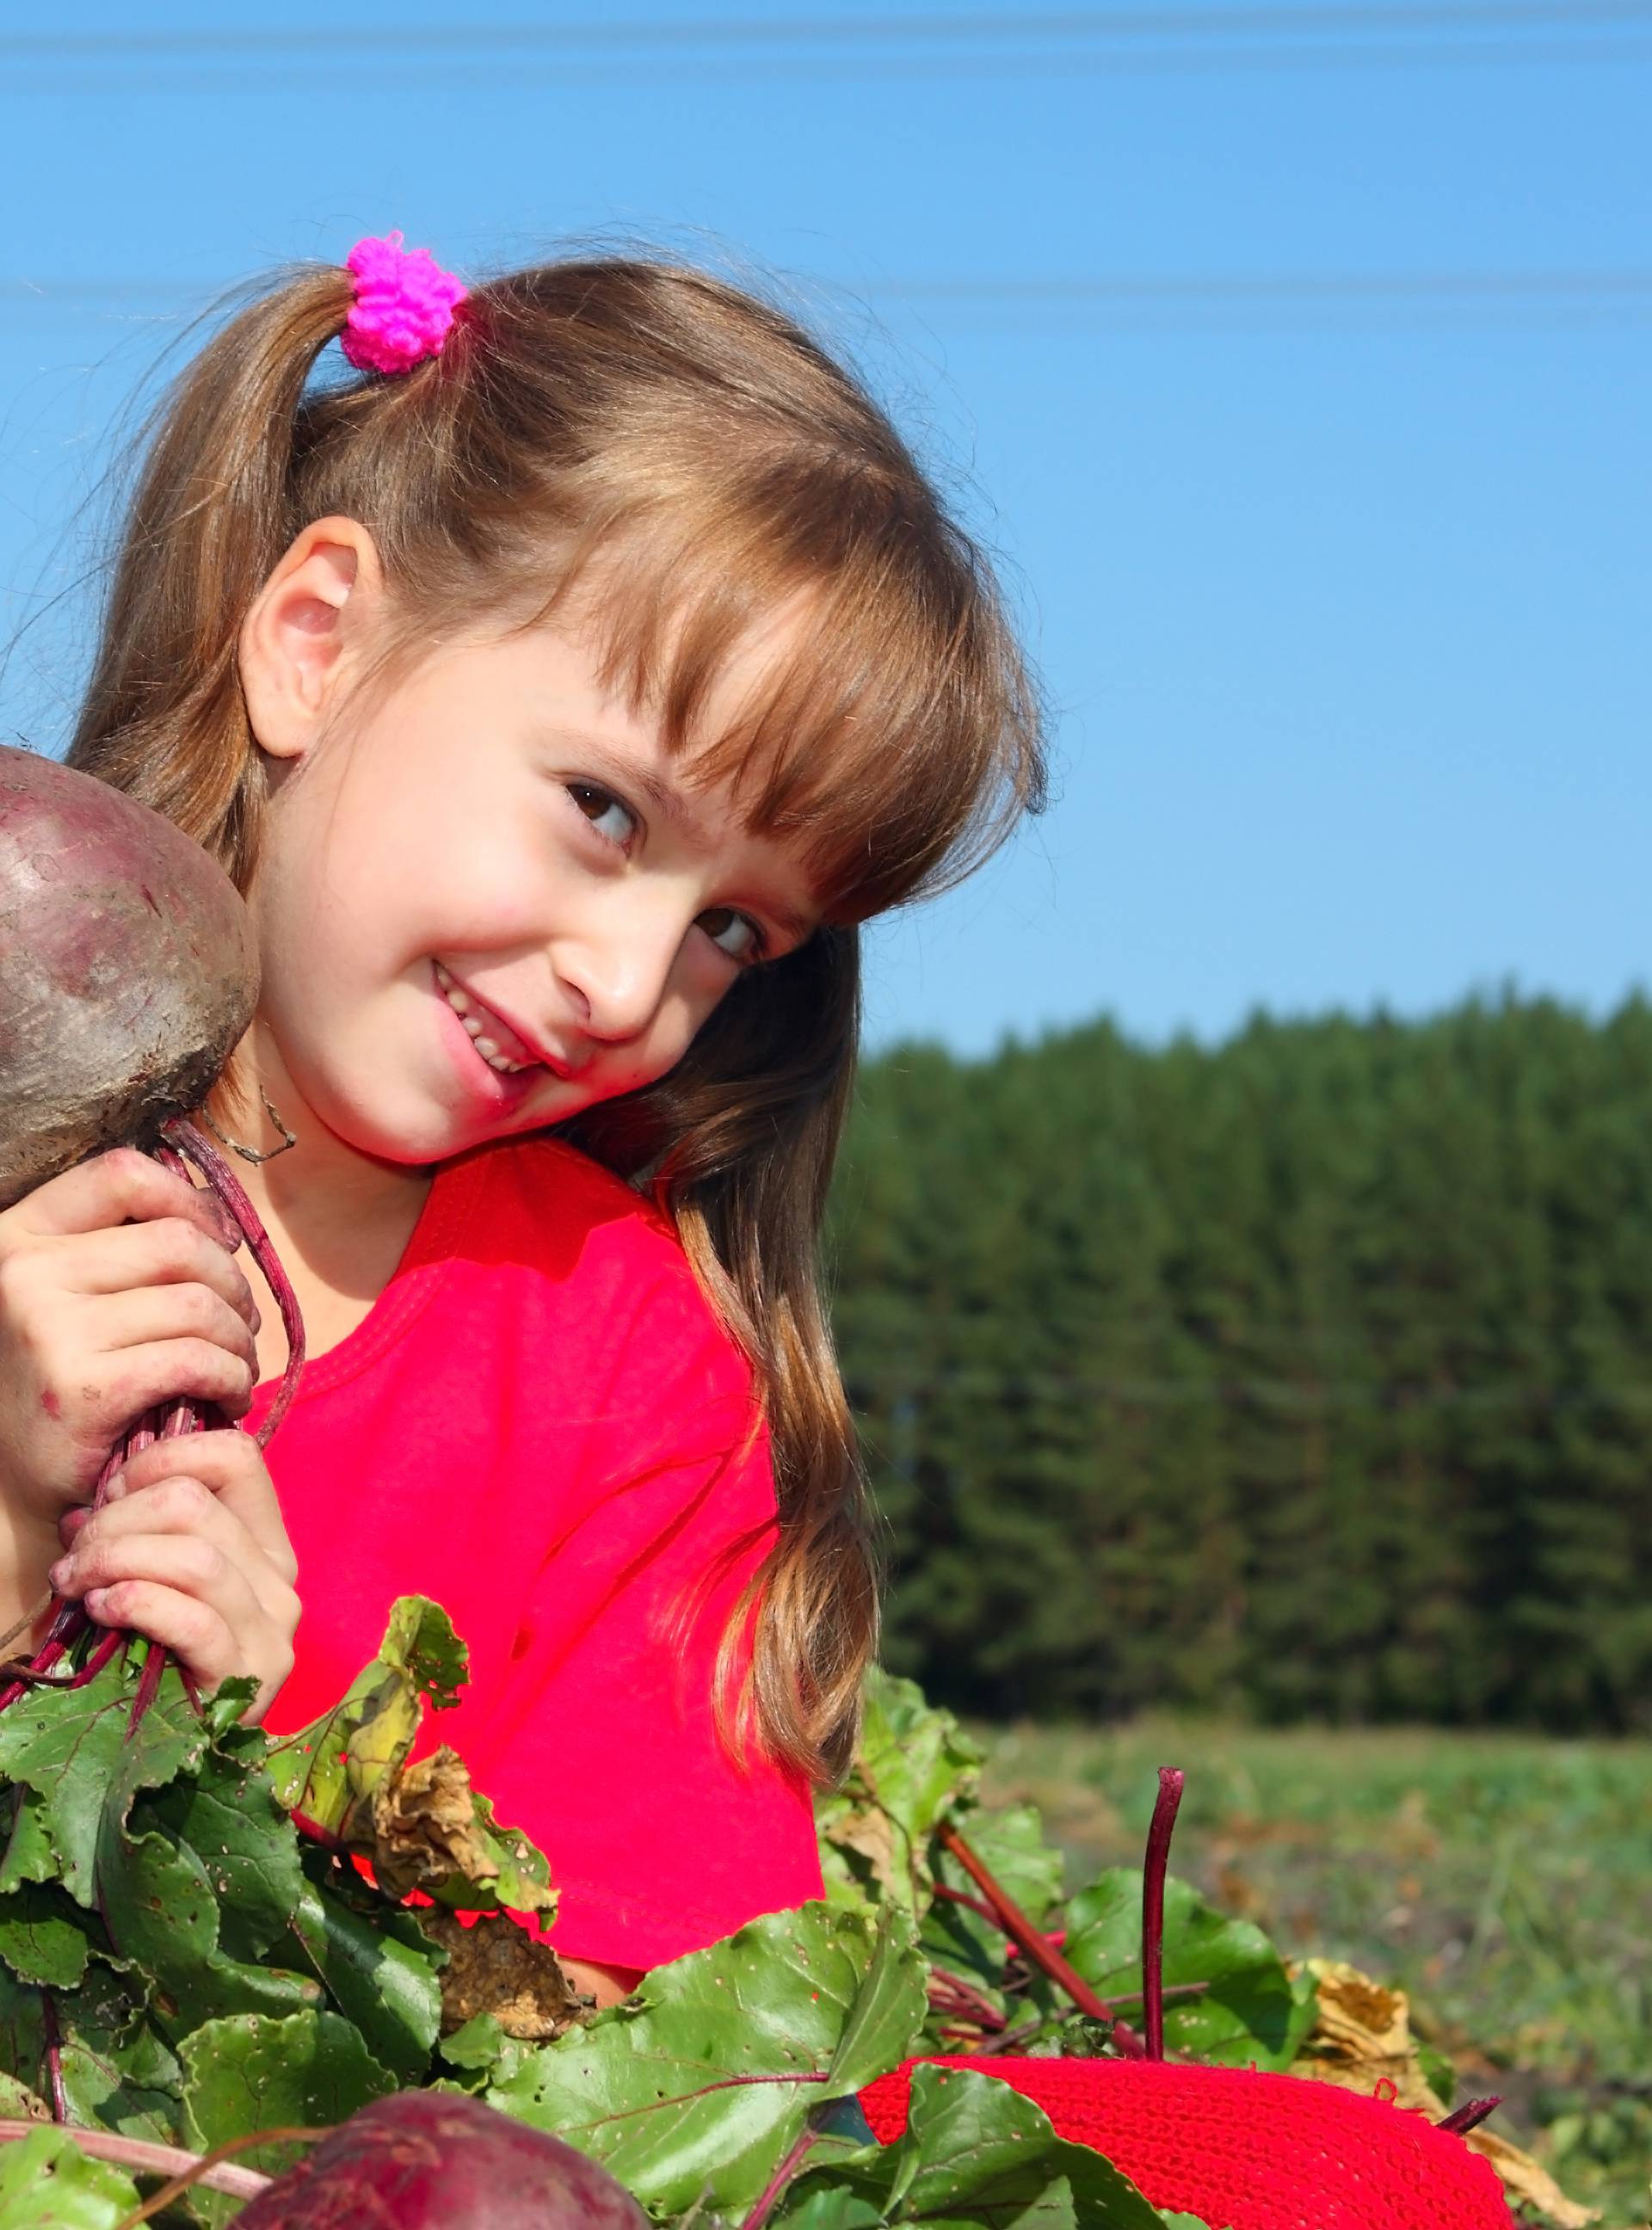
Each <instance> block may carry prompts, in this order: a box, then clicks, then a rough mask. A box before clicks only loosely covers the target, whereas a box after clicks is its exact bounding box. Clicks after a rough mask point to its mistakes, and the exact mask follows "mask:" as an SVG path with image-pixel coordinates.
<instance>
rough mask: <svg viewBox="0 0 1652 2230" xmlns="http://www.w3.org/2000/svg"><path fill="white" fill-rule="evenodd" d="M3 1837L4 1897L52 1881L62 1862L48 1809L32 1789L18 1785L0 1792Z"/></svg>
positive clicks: (0, 1884)
mask: <svg viewBox="0 0 1652 2230" xmlns="http://www.w3.org/2000/svg"><path fill="white" fill-rule="evenodd" d="M0 1804H3V1806H4V1810H3V1812H0V1837H3V1839H4V1844H5V1855H4V1857H3V1858H0V1896H10V1893H11V1892H12V1891H13V1890H16V1889H21V1888H22V1887H23V1884H24V1883H25V1882H43V1881H51V1880H52V1879H54V1878H55V1875H56V1874H57V1872H58V1870H59V1863H60V1862H59V1859H58V1855H57V1853H56V1851H55V1849H54V1847H53V1845H52V1838H51V1834H50V1831H49V1829H48V1827H47V1825H46V1808H45V1806H44V1804H43V1802H42V1800H41V1798H40V1797H39V1796H37V1795H35V1791H34V1790H33V1789H23V1788H20V1787H17V1786H16V1785H14V1786H12V1787H11V1788H10V1789H5V1790H4V1791H3V1792H0Z"/></svg>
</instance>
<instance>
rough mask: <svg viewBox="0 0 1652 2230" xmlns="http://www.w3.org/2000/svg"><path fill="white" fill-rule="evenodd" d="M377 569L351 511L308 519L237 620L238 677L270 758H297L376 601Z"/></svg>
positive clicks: (358, 648) (365, 632)
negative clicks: (348, 515)
mask: <svg viewBox="0 0 1652 2230" xmlns="http://www.w3.org/2000/svg"><path fill="white" fill-rule="evenodd" d="M383 602H384V568H383V567H382V565H381V564H379V558H378V546H377V545H376V544H375V543H374V541H373V538H372V536H371V534H370V533H369V532H367V529H366V528H365V526H363V525H361V523H360V522H359V520H358V519H345V518H343V517H339V518H332V519H313V520H312V522H311V523H310V525H308V526H307V527H306V528H305V529H304V531H303V532H302V533H301V534H300V535H299V536H298V538H296V540H295V541H294V543H293V545H292V546H291V548H290V549H288V551H287V554H286V555H285V557H283V558H282V559H281V563H280V564H278V565H277V566H276V568H275V570H274V572H273V573H272V574H271V575H270V577H269V578H268V580H267V581H266V582H265V583H264V585H263V587H262V588H261V590H259V592H258V594H257V596H255V598H254V599H253V603H252V607H251V609H250V610H249V611H248V614H247V616H246V618H245V619H244V620H243V621H242V627H241V637H240V642H239V659H240V668H241V686H242V693H243V694H244V695H245V698H246V700H247V717H248V720H249V721H250V723H251V725H252V732H253V736H254V739H255V741H256V743H257V744H258V745H259V747H260V749H261V750H262V751H268V753H269V755H270V757H272V758H278V759H299V758H302V757H303V756H304V755H305V753H306V751H307V750H308V749H309V747H310V744H312V743H313V740H314V739H315V737H316V736H317V735H318V734H319V732H320V729H321V727H322V725H323V724H324V722H325V720H326V715H327V712H328V711H329V710H330V708H331V706H332V703H333V701H334V699H336V697H337V695H338V693H339V688H340V686H341V685H342V682H343V680H344V679H345V675H346V674H348V673H349V671H350V669H351V668H352V666H353V665H354V664H355V663H356V662H357V661H358V658H359V655H360V654H361V652H362V651H363V649H364V648H365V645H366V643H367V641H368V639H369V637H370V636H371V633H372V629H373V625H374V622H376V620H377V619H378V616H379V612H380V609H381V607H382V604H383Z"/></svg>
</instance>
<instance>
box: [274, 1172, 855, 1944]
mask: <svg viewBox="0 0 1652 2230" xmlns="http://www.w3.org/2000/svg"><path fill="white" fill-rule="evenodd" d="M274 1390H275V1382H274V1380H273V1379H267V1380H265V1381H264V1382H263V1383H262V1384H261V1386H260V1387H259V1389H258V1390H257V1393H256V1395H255V1397H254V1401H253V1406H252V1408H251V1409H250V1410H249V1412H248V1415H247V1416H246V1418H245V1419H244V1420H243V1423H244V1424H245V1425H246V1426H247V1427H248V1429H251V1428H255V1427H256V1426H257V1425H258V1424H259V1423H260V1422H261V1420H262V1419H263V1417H264V1416H265V1415H266V1414H267V1412H268V1407H269V1403H270V1402H271V1400H272V1399H273V1397H274ZM268 1462H269V1468H270V1473H271V1475H272V1477H273V1478H274V1482H275V1486H276V1490H277V1492H278V1493H279V1494H280V1496H281V1507H282V1510H283V1511H284V1513H285V1515H286V1519H287V1530H288V1532H289V1533H290V1535H291V1537H292V1541H293V1546H294V1550H295V1552H296V1554H297V1556H298V1562H299V1579H298V1587H299V1594H300V1598H301V1600H302V1602H303V1606H304V1612H303V1617H302V1619H301V1621H300V1625H299V1629H298V1634H297V1639H296V1645H295V1646H296V1649H297V1663H296V1664H295V1666H294V1670H293V1673H292V1674H291V1676H290V1678H289V1679H288V1680H287V1684H286V1685H285V1686H284V1687H283V1688H282V1690H281V1693H280V1695H279V1696H278V1697H277V1698H276V1699H275V1702H274V1706H273V1707H272V1709H271V1711H270V1712H269V1715H268V1720H267V1722H266V1724H268V1727H269V1729H270V1731H272V1732H273V1733H277V1734H284V1733H289V1732H291V1731H293V1730H294V1729H296V1728H298V1727H301V1726H303V1725H304V1724H307V1721H309V1720H310V1719H312V1718H315V1717H316V1715H317V1714H318V1713H319V1712H320V1711H324V1710H325V1709H326V1707H327V1705H330V1704H332V1703H333V1702H336V1700H337V1699H338V1698H339V1696H340V1695H342V1694H343V1692H344V1691H345V1688H346V1687H347V1686H348V1685H349V1683H350V1681H351V1680H352V1679H353V1678H354V1676H355V1674H356V1673H358V1671H359V1670H360V1669H361V1667H362V1666H363V1665H364V1664H365V1662H366V1661H367V1660H368V1659H369V1658H371V1656H372V1654H373V1653H374V1651H375V1650H376V1649H377V1647H378V1642H379V1640H380V1637H381V1635H382V1634H383V1632H384V1620H385V1615H386V1614H387V1613H388V1611H389V1609H390V1604H391V1603H392V1602H393V1601H394V1600H395V1598H396V1597H397V1595H430V1596H433V1597H434V1598H435V1599H436V1602H440V1603H441V1604H442V1606H443V1607H444V1608H446V1609H447V1610H448V1613H449V1614H450V1615H451V1616H452V1619H453V1621H454V1624H455V1627H457V1629H458V1631H459V1633H460V1634H461V1637H462V1638H463V1640H465V1641H466V1642H467V1643H468V1645H469V1649H470V1686H469V1687H468V1690H467V1691H466V1693H465V1698H464V1700H463V1702H462V1703H461V1705H460V1706H459V1707H458V1709H457V1710H455V1711H443V1712H442V1713H440V1714H438V1715H432V1723H431V1724H427V1727H426V1730H425V1735H424V1737H423V1740H422V1743H421V1745H420V1747H421V1749H422V1750H428V1749H430V1748H432V1747H434V1745H435V1743H436V1742H437V1741H438V1740H440V1741H444V1742H447V1743H451V1744H452V1746H453V1748H454V1749H455V1750H457V1751H458V1752H459V1754H460V1755H461V1757H463V1758H464V1760H465V1762H466V1763H467V1764H468V1766H469V1768H470V1771H471V1776H472V1779H473V1780H474V1783H475V1785H476V1787H477V1788H478V1789H481V1791H482V1792H483V1793H484V1794H485V1795H487V1796H489V1797H490V1798H491V1799H492V1800H493V1802H494V1810H495V1813H496V1814H497V1816H498V1817H499V1819H500V1821H504V1822H505V1823H507V1825H509V1826H512V1827H520V1828H521V1829H522V1830H523V1831H524V1832H525V1833H526V1834H528V1835H529V1836H531V1837H532V1840H534V1841H535V1842H536V1843H538V1844H539V1847H540V1848H541V1849H542V1850H543V1851H544V1852H545V1855H546V1857H547V1858H548V1859H549V1860H550V1862H551V1870H552V1878H553V1879H554V1880H555V1881H556V1883H557V1885H558V1888H559V1889H560V1892H561V1905H560V1908H559V1911H558V1915H557V1918H556V1920H555V1923H554V1924H553V1925H552V1928H551V1929H550V1930H549V1931H548V1933H549V1935H550V1937H551V1940H552V1942H553V1943H555V1944H556V1946H557V1948H558V1950H559V1951H561V1952H563V1953H564V1954H565V1956H568V1957H569V1958H576V1959H587V1960H593V1961H598V1962H602V1963H607V1964H611V1965H615V1966H627V1967H649V1966H653V1965H655V1964H657V1963H659V1962H661V1960H665V1959H671V1958H675V1957H677V1956H680V1955H681V1953H683V1952H686V1951H691V1950H697V1949H698V1948H699V1947H700V1945H701V1944H704V1943H712V1942H713V1941H715V1939H716V1938H717V1937H720V1936H725V1935H727V1934H728V1933H729V1932H730V1931H731V1930H733V1929H735V1928H738V1927H739V1926H740V1925H741V1924H743V1923H744V1922H745V1921H747V1920H751V1919H753V1918H755V1917H756V1916H757V1915H758V1914H759V1913H763V1912H771V1911H778V1910H780V1909H782V1908H784V1907H786V1906H790V1905H799V1904H802V1903H803V1901H804V1900H805V1899H807V1898H812V1897H818V1896H819V1895H820V1893H821V1878H820V1866H819V1859H818V1858H817V1856H816V1846H815V1834H814V1823H813V1810H812V1804H811V1801H810V1790H809V1788H808V1785H807V1782H805V1781H804V1780H803V1778H802V1777H801V1776H797V1775H794V1774H791V1773H789V1772H786V1771H784V1770H782V1769H779V1768H778V1767H777V1766H774V1765H772V1764H771V1763H766V1762H765V1761H762V1760H758V1761H756V1762H752V1763H747V1764H745V1766H742V1765H741V1764H739V1763H736V1762H734V1761H732V1760H731V1759H730V1758H729V1756H727V1755H726V1752H725V1751H724V1750H722V1749H721V1748H720V1746H719V1743H718V1739H717V1735H716V1731H715V1727H714V1724H713V1716H712V1698H711V1691H712V1666H713V1660H714V1659H715V1656H716V1651H717V1644H718V1641H719V1639H720V1635H721V1633H722V1629H723V1626H724V1623H725V1621H726V1616H727V1614H728V1613H729V1611H730V1610H731V1608H732V1605H733V1603H734V1602H735V1601H736V1599H737V1598H738V1596H739V1591H740V1589H741V1587H742V1585H743V1584H744V1582H745V1580H746V1579H747V1578H748V1577H749V1576H750V1575H751V1573H752V1571H753V1570H754V1569H755V1568H756V1566H757V1565H758V1563H760V1562H761V1560H762V1557H763V1556H764V1554H765V1551H766V1550H767V1549H768V1548H769V1547H770V1546H771V1544H772V1540H773V1535H774V1524H775V1498H774V1479H773V1471H772V1466H771V1459H770V1453H769V1446H768V1440H767V1437H766V1434H765V1431H764V1429H763V1428H762V1424H761V1421H760V1419H759V1418H758V1415H757V1411H756V1408H755V1404H754V1402H753V1399H752V1385H751V1375H750V1372H749V1370H748V1368H747V1366H746V1364H745V1361H744V1359H743V1357H741V1356H740V1354H739V1350H738V1349H737V1348H736V1347H735V1346H734V1344H733V1343H732V1341H731V1340H730V1339H729V1337H727V1335H726V1333H725V1332H724V1331H722V1330H721V1329H720V1326H719V1325H718V1324H717V1321H716V1319H715V1318H714V1317H713V1313H712V1312H711V1310H710V1308H709V1307H708V1305H707V1302H706V1301H705V1299H704V1298H703V1297H702V1295H701V1294H700V1290H699V1288H698V1286H696V1284H695V1282H694V1276H693V1273H691V1271H690V1269H689V1267H688V1264H687V1260H686V1259H685V1257H684V1255H683V1253H682V1250H681V1247H680V1246H679V1244H678V1242H677V1240H676V1236H675V1234H674V1232H673V1231H672V1229H671V1228H670V1226H669V1224H668V1222H667V1221H665V1220H664V1219H663V1218H662V1217H661V1216H660V1215H658V1214H657V1213H656V1212H655V1209H654V1208H652V1207H651V1206H650V1205H649V1203H647V1202H644V1201H642V1200H641V1199H639V1198H638V1197H637V1196H636V1194H635V1193H633V1192H631V1191H630V1190H629V1189H628V1188H627V1187H626V1186H625V1185H623V1184H622V1183H620V1182H619V1180H618V1179H617V1178H616V1177H614V1176H611V1175H610V1173H609V1172H608V1171H606V1170H603V1169H600V1168H599V1167H598V1166H597V1164H596V1163H593V1162H591V1161H590V1160H589V1159H588V1158H587V1157H584V1155H582V1154H579V1153H577V1152H576V1151H574V1150H573V1149H572V1148H571V1147H569V1146H566V1145H564V1144H561V1143H559V1142H558V1141H555V1140H552V1139H549V1138H526V1139H516V1140H510V1141H499V1142H495V1143H494V1144H491V1145H488V1146H485V1147H482V1148H481V1149H479V1150H476V1151H474V1152H473V1153H470V1154H468V1155H464V1156H461V1157H460V1158H459V1159H457V1160H455V1161H453V1162H450V1163H444V1164H443V1165H442V1167H441V1168H440V1169H439V1170H437V1173H436V1179H435V1183H434V1184H433V1185H432V1188H431V1190H430V1194H429V1198H428V1199H427V1201H426V1202H425V1204H424V1208H423V1213H422V1215H420V1218H419V1221H418V1223H417V1225H416V1228H415V1230H414V1232H413V1235H412V1237H411V1239H410V1241H409V1242H408V1247H407V1250H406V1252H405V1254H403V1257H402V1260H401V1262H400V1264H399V1265H398V1266H397V1271H396V1274H395V1276H394V1277H393V1278H392V1279H390V1284H389V1285H388V1286H386V1287H385V1289H384V1292H383V1293H381V1294H380V1296H379V1297H378V1300H377V1301H376V1302H375V1303H374V1305H373V1307H372V1309H371V1312H370V1313H369V1315H368V1316H367V1317H366V1318H365V1320H364V1321H363V1322H362V1323H361V1324H358V1326H357V1327H356V1329H355V1331H352V1332H351V1333H350V1334H349V1335H348V1336H347V1337H345V1339H343V1340H341V1341H340V1342H339V1344H338V1345H337V1346H336V1347H334V1348H332V1349H330V1350H328V1352H327V1353H326V1355H323V1356H321V1357H318V1358H317V1359H316V1360H315V1361H314V1362H313V1363H309V1364H308V1365H307V1367H306V1370H305V1372H304V1376H303V1380H302V1382H301V1384H300V1390H299V1395H298V1398H297V1400H296V1401H295V1402H294V1405H293V1407H292V1408H291V1409H290V1410H289V1411H288V1413H287V1417H286V1419H285V1421H283V1423H282V1424H281V1428H280V1429H279V1430H278V1431H277V1433H276V1434H275V1437H274V1440H272V1441H271V1442H270V1445H269V1449H268ZM754 1533H755V1534H758V1535H759V1536H760V1537H758V1538H757V1539H756V1540H752V1538H751V1537H752V1535H753V1534H754ZM707 1582H709V1586H710V1591H709V1593H708V1594H707V1595H705V1597H704V1598H703V1602H704V1608H702V1609H701V1610H700V1613H699V1614H698V1615H697V1616H696V1617H695V1618H694V1622H693V1624H692V1626H691V1627H690V1628H689V1631H688V1634H687V1638H686V1640H685V1639H684V1638H682V1637H681V1635H680V1634H679V1632H678V1631H677V1628H676V1627H675V1625H674V1619H675V1617H676V1615H677V1612H678V1605H679V1602H680V1601H681V1598H682V1597H683V1595H684V1594H685V1591H687V1594H688V1595H689V1598H690V1600H691V1601H692V1600H693V1599H694V1590H695V1589H696V1588H697V1587H698V1586H700V1584H702V1583H707Z"/></svg>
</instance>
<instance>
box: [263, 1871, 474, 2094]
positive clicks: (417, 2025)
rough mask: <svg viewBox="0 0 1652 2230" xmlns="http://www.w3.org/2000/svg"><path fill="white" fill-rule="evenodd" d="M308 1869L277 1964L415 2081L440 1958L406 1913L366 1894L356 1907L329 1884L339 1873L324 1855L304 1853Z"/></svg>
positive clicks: (426, 2057) (436, 2008) (434, 2013)
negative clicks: (309, 1979)
mask: <svg viewBox="0 0 1652 2230" xmlns="http://www.w3.org/2000/svg"><path fill="white" fill-rule="evenodd" d="M305 1872H306V1874H307V1876H308V1877H309V1879H307V1880H306V1882H305V1884H304V1886H303V1890H302V1892H301V1894H300V1898H299V1900H298V1905H297V1907H296V1909H295V1911H294V1915H293V1924H292V1930H291V1933H290V1934H289V1935H288V1936H287V1937H286V1938H285V1939H284V1941H283V1942H282V1943H281V1945H279V1946H278V1947H277V1950H278V1956H280V1958H281V1963H282V1964H283V1965H285V1966H289V1967H293V1968H296V1969H299V1970H300V1972H302V1973H305V1974H308V1975H313V1976H314V1977H315V1979H316V1980H317V1981H318V1982H321V1983H323V1984H324V1985H325V1986H326V1990H327V1992H328V1994H329V1996H330V1997H331V1999H332V2002H333V2003H334V2004H335V2005H336V2006H337V2007H338V2008H339V2011H340V2012H341V2013H343V2014H345V2016H346V2017H347V2018H348V2019H349V2020H351V2021H353V2022H354V2023H355V2025H356V2027H358V2029H359V2030H360V2031H361V2033H362V2037H363V2039H364V2040H365V2043H366V2046H367V2048H368V2050H369V2051H370V2052H371V2053H372V2055H373V2057H374V2059H378V2060H381V2061H382V2062H383V2063H384V2066H386V2067H388V2068H389V2069H390V2072H391V2073H392V2074H393V2075H395V2076H396V2077H397V2079H398V2080H399V2081H401V2082H403V2083H407V2084H413V2083H417V2082H419V2081H420V2080H421V2079H422V2078H423V2075H424V2072H425V2071H426V2069H427V2068H428V2067H429V2064H430V2048H431V2046H433V2045H434V2044H435V2042H436V2031H437V2028H438V2027H439V2026H440V2022H441V2017H442V1990H441V1986H440V1984H439V1983H438V1982H437V1980H436V1969H437V1967H438V1965H439V1963H440V1962H441V1960H442V1956H443V1954H442V1952H440V1951H439V1950H437V1949H436V1945H435V1944H433V1943H431V1941H430V1939H429V1937H428V1936H426V1934H425V1933H424V1930H423V1929H422V1928H421V1927H420V1926H419V1924H418V1922H417V1921H416V1919H415V1918H414V1917H413V1915H412V1914H411V1913H410V1912H404V1911H401V1910H400V1909H399V1908H398V1907H397V1906H394V1905H386V1904H385V1903H384V1900H383V1899H382V1898H378V1897H376V1896H375V1894H374V1893H373V1892H371V1891H367V1892H365V1894H363V1895H362V1896H361V1898H360V1901H359V1903H358V1902H357V1901H356V1892H353V1891H352V1889H351V1888H350V1886H349V1885H347V1884H345V1883H343V1882H340V1881H339V1880H337V1879H329V1877H330V1875H332V1876H335V1877H336V1874H337V1872H338V1870H337V1869H334V1868H332V1866H331V1864H330V1861H329V1860H328V1859H326V1857H325V1856H323V1855H322V1854H320V1853H314V1854H307V1856H306V1859H305ZM363 1888H364V1891H365V1885H363Z"/></svg>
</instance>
